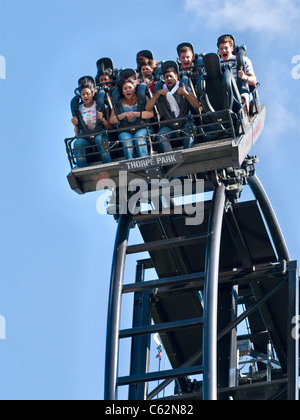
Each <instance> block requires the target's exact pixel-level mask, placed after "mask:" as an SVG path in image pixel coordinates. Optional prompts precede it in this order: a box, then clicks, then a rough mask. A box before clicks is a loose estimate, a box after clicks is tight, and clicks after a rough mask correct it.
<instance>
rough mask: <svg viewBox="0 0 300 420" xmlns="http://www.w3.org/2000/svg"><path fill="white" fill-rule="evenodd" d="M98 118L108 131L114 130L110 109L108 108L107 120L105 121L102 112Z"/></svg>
mask: <svg viewBox="0 0 300 420" xmlns="http://www.w3.org/2000/svg"><path fill="white" fill-rule="evenodd" d="M97 116H98V119H99V120H100V121H101V122H102V123H103V125H104V127H105V128H106V129H107V130H112V129H113V126H112V125H111V123H110V118H109V109H108V108H106V118H105V119H104V118H103V113H102V112H99V111H98V112H97Z"/></svg>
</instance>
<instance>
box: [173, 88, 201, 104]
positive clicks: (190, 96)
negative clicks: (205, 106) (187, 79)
mask: <svg viewBox="0 0 300 420" xmlns="http://www.w3.org/2000/svg"><path fill="white" fill-rule="evenodd" d="M178 93H179V95H184V96H185V98H186V100H187V101H188V102H189V104H190V105H191V106H192V107H193V108H197V109H198V108H200V107H201V105H200V102H199V101H198V99H197V98H196V96H195V95H194V94H193V92H192V91H190V92H188V91H187V90H186V87H185V85H183V86H181V87H180V88H178Z"/></svg>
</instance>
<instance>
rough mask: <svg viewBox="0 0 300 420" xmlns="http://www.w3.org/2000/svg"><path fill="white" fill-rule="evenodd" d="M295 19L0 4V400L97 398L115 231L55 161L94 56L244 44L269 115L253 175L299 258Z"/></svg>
mask: <svg viewBox="0 0 300 420" xmlns="http://www.w3.org/2000/svg"><path fill="white" fill-rule="evenodd" d="M299 16H300V3H299V0H285V1H281V0H259V1H258V0H253V1H252V2H251V3H250V4H249V2H246V1H244V0H242V1H240V2H239V3H238V4H237V3H236V1H231V0H230V1H221V0H213V1H212V0H210V1H206V2H205V1H203V0H157V1H156V0H151V1H150V0H143V1H141V0H128V1H125V0H110V1H102V0H100V1H99V0H98V1H91V0H72V1H70V0H52V1H50V0H0V56H2V57H4V59H5V60H3V59H2V60H0V65H2V66H3V61H5V63H6V68H5V72H4V69H3V67H2V69H1V71H0V75H1V76H0V142H1V154H0V171H1V177H0V194H1V196H0V199H1V206H0V279H1V280H0V316H2V317H4V318H5V320H6V340H0V399H2V400H4V399H102V398H103V374H104V354H105V334H106V315H107V298H108V288H109V277H110V263H111V259H112V249H113V243H114V236H115V231H116V224H115V222H114V220H113V219H112V218H110V217H109V216H100V215H99V214H98V213H97V211H96V201H97V198H98V195H97V193H92V194H88V195H85V196H79V195H77V194H76V193H74V192H73V191H71V190H70V188H69V186H68V183H67V180H66V175H67V174H68V171H69V165H68V161H67V158H66V154H65V150H64V139H65V138H66V137H70V136H72V135H73V128H72V125H71V123H70V119H71V114H70V106H69V103H70V100H71V98H72V95H73V91H74V88H75V87H76V83H77V80H78V78H79V77H80V76H82V75H86V74H91V75H92V76H94V75H95V73H96V65H95V63H96V61H97V59H98V58H100V57H104V56H110V57H112V59H113V60H114V63H115V66H116V67H118V68H120V67H134V66H135V56H136V53H137V52H138V51H140V50H141V49H151V50H152V51H153V52H154V55H155V58H156V59H158V60H161V59H165V60H167V59H176V58H177V57H176V46H177V45H178V44H179V43H181V42H183V41H190V42H192V43H193V44H194V46H195V50H196V51H197V52H206V53H208V52H213V51H216V39H217V37H218V36H219V35H221V34H223V33H233V34H234V35H235V37H236V40H237V43H238V44H246V45H247V47H248V55H249V57H250V58H251V59H252V61H253V64H254V68H255V71H256V75H257V77H258V80H259V81H260V83H261V88H260V98H261V102H263V103H265V104H266V106H267V121H266V127H265V130H264V133H263V135H262V136H261V138H260V140H259V142H258V143H257V145H256V147H255V150H254V151H253V152H254V153H256V154H257V155H258V156H259V158H260V163H259V164H258V165H257V173H258V175H259V177H260V179H261V180H262V182H263V184H264V186H265V188H266V190H267V192H268V194H269V196H270V199H271V201H272V204H273V206H274V209H275V211H276V213H277V216H278V219H279V221H280V223H281V226H282V229H283V232H284V234H285V237H286V240H287V243H288V246H289V249H290V253H291V255H292V258H293V259H297V258H298V259H299V257H300V251H299V250H300V239H299V238H300V234H299V233H300V222H299V204H300V200H299V175H298V168H299V156H300V131H299V115H300V112H299V111H300V95H299V87H300V79H299V78H298V76H299V77H300V69H297V68H295V66H296V65H297V63H300V50H299V40H300V34H299V27H300V25H299V20H300V18H299ZM298 56H299V57H298ZM297 57H298V58H297ZM1 63H2V64H1ZM293 69H294V71H293ZM292 72H293V73H292ZM4 73H5V78H4V77H3V76H4ZM293 76H294V77H293ZM137 238H138V235H137V233H134V234H133V240H134V239H136V240H138V239H137ZM134 266H135V264H134V261H133V260H129V264H128V267H127V271H126V273H127V274H126V278H127V281H132V280H133V277H132V276H133V275H134V272H135V269H134ZM128 306H129V303H128ZM130 310H131V307H130Z"/></svg>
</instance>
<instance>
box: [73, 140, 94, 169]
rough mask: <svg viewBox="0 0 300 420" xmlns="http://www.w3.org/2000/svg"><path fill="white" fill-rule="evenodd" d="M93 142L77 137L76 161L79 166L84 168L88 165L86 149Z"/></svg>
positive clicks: (75, 143)
mask: <svg viewBox="0 0 300 420" xmlns="http://www.w3.org/2000/svg"><path fill="white" fill-rule="evenodd" d="M90 146H91V144H90V142H88V141H87V140H85V139H77V140H75V142H74V156H75V159H76V163H77V166H78V168H84V167H85V166H87V160H86V149H87V147H90Z"/></svg>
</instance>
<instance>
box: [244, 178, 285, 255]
mask: <svg viewBox="0 0 300 420" xmlns="http://www.w3.org/2000/svg"><path fill="white" fill-rule="evenodd" d="M249 184H250V187H251V189H252V191H253V194H254V196H255V197H256V199H257V200H258V202H259V205H260V207H261V210H262V212H263V215H264V217H265V219H266V222H267V225H268V228H269V231H270V233H271V236H272V239H273V242H274V245H275V248H276V251H277V255H278V259H279V261H282V260H285V261H288V262H289V261H291V257H290V253H289V250H288V247H287V245H286V242H285V239H284V236H283V233H282V230H281V228H280V225H279V222H278V220H277V217H276V214H275V212H274V210H273V207H272V204H271V202H270V200H269V197H268V196H267V193H266V191H265V189H264V187H263V186H262V184H261V182H260V180H259V178H258V177H257V176H256V175H254V176H251V177H249Z"/></svg>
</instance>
